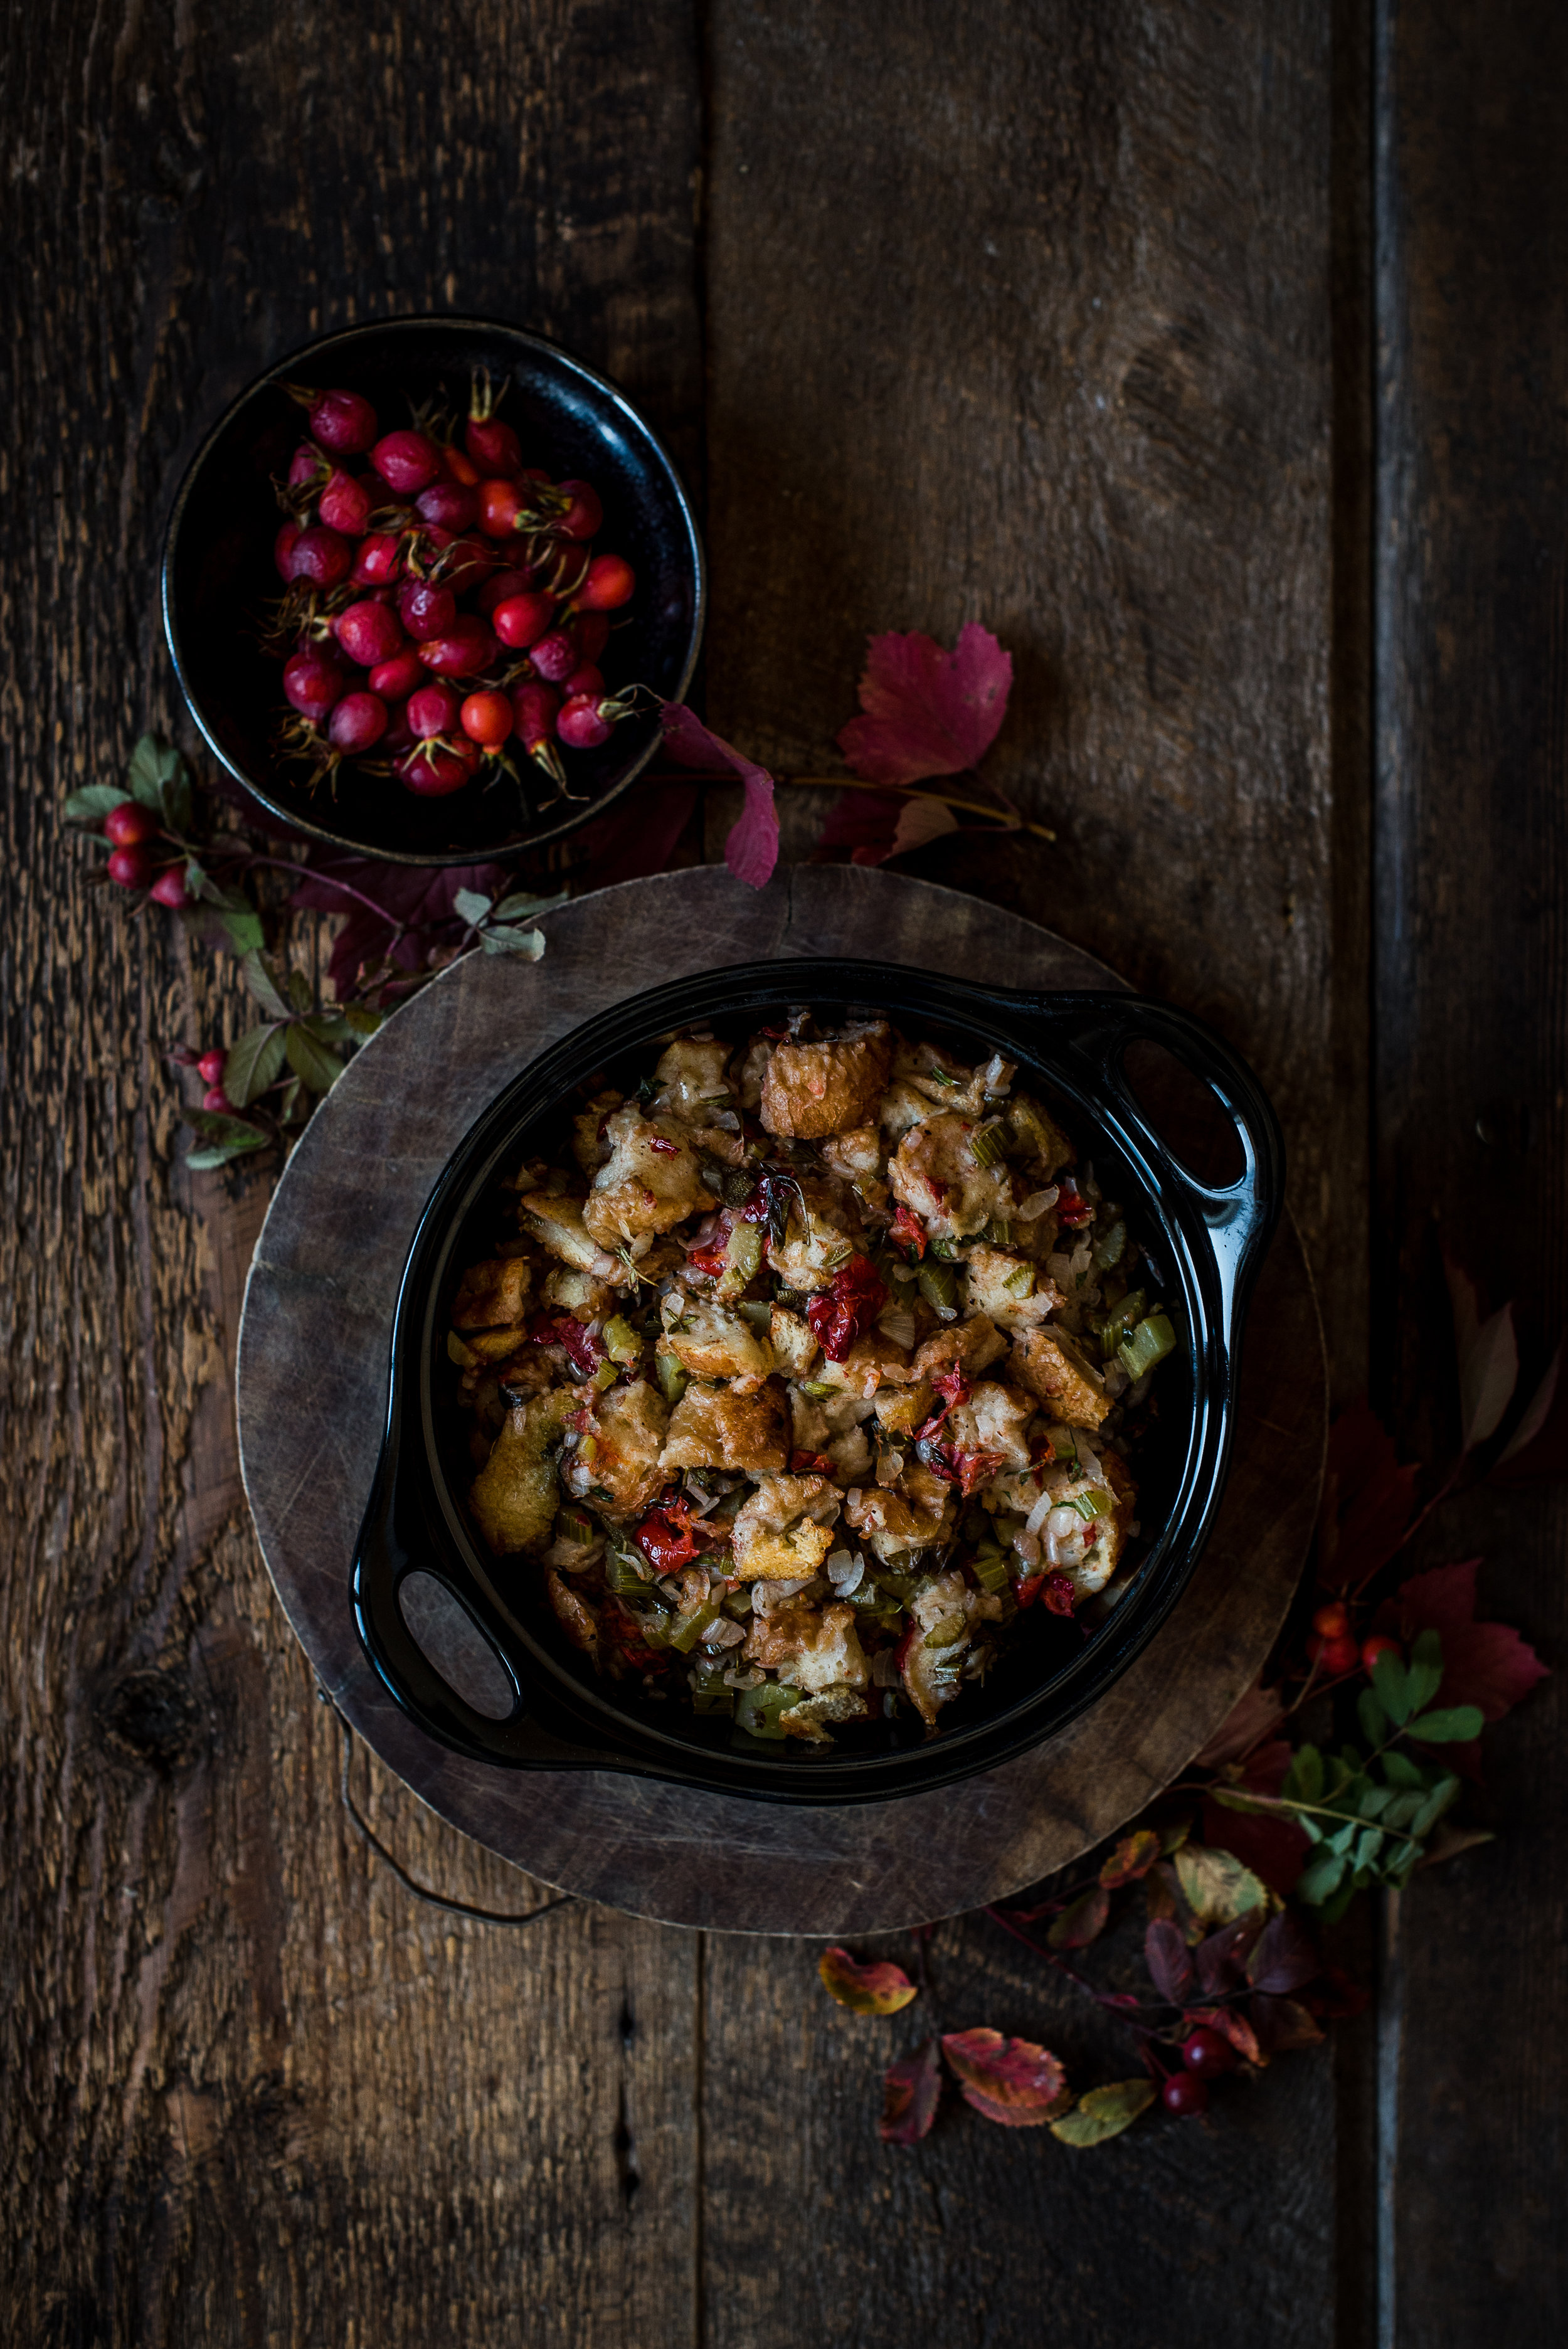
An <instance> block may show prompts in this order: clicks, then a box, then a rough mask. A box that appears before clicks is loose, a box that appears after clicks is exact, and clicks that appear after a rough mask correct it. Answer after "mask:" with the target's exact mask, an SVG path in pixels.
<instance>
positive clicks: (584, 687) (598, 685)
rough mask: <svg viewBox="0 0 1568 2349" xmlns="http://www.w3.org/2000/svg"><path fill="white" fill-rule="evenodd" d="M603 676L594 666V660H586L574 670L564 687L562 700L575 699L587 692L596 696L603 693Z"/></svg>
mask: <svg viewBox="0 0 1568 2349" xmlns="http://www.w3.org/2000/svg"><path fill="white" fill-rule="evenodd" d="M603 690H604V680H603V677H602V676H601V675H600V673H599V671H598V670H597V669H596V668H595V667H594V666H593V662H592V661H584V662H583V666H582V667H581V668H574V669H573V672H572V674H571V676H570V677H569V678H567V680H566V682H565V684H564V685H563V686H562V688H561V698H562V701H575V700H576V699H577V698H578V697H579V695H582V694H587V695H591V696H594V697H596V696H598V695H599V694H601V693H603Z"/></svg>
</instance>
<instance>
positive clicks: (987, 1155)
mask: <svg viewBox="0 0 1568 2349" xmlns="http://www.w3.org/2000/svg"><path fill="white" fill-rule="evenodd" d="M969 1150H970V1154H971V1156H972V1157H973V1158H974V1160H975V1164H976V1165H977V1166H1000V1164H1002V1136H1001V1134H1000V1133H999V1132H998V1131H997V1129H996V1127H995V1126H994V1125H977V1126H976V1127H975V1131H974V1133H972V1134H971V1135H970V1137H969Z"/></svg>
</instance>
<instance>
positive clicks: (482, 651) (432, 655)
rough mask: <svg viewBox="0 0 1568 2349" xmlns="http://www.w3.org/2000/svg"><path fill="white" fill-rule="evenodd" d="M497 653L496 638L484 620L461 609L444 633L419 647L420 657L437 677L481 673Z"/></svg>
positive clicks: (470, 675)
mask: <svg viewBox="0 0 1568 2349" xmlns="http://www.w3.org/2000/svg"><path fill="white" fill-rule="evenodd" d="M419 657H420V659H421V660H422V661H423V662H424V664H425V667H427V668H428V669H431V670H433V671H434V672H435V674H436V676H437V677H478V675H479V674H480V670H481V669H487V668H489V667H490V663H491V661H493V660H494V658H495V657H496V640H495V638H494V636H492V635H491V634H490V630H489V628H487V627H486V626H485V624H484V622H483V621H482V620H479V619H475V618H473V617H472V616H470V615H468V614H464V613H459V616H458V618H457V621H456V622H455V624H454V625H453V626H452V627H451V628H450V629H449V631H448V633H447V634H446V635H445V636H432V637H431V638H430V639H429V640H428V643H425V644H422V645H421V646H420V647H419Z"/></svg>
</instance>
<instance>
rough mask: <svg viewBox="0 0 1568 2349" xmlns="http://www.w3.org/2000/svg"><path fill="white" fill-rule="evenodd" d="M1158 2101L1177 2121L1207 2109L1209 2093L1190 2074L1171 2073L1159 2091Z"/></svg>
mask: <svg viewBox="0 0 1568 2349" xmlns="http://www.w3.org/2000/svg"><path fill="white" fill-rule="evenodd" d="M1160 2100H1161V2104H1162V2105H1163V2106H1164V2107H1165V2109H1166V2111H1167V2112H1168V2113H1174V2114H1175V2115H1176V2116H1177V2118H1178V2120H1187V2119H1190V2118H1191V2117H1192V2116H1195V2115H1197V2114H1199V2113H1204V2112H1207V2111H1208V2109H1209V2091H1208V2089H1207V2088H1206V2087H1205V2086H1204V2085H1203V2083H1202V2080H1200V2079H1199V2078H1198V2077H1197V2076H1196V2075H1195V2074H1194V2073H1191V2072H1172V2074H1171V2077H1170V2078H1169V2079H1168V2080H1167V2081H1166V2083H1165V2085H1164V2086H1163V2087H1162V2088H1161V2091H1160Z"/></svg>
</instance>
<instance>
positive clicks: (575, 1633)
mask: <svg viewBox="0 0 1568 2349" xmlns="http://www.w3.org/2000/svg"><path fill="white" fill-rule="evenodd" d="M544 1587H545V1588H546V1590H547V1591H548V1592H549V1594H550V1604H551V1606H552V1608H553V1609H554V1610H555V1619H556V1621H557V1622H558V1623H559V1624H560V1626H561V1628H562V1630H563V1631H564V1632H565V1634H566V1636H567V1638H568V1639H569V1640H571V1642H572V1644H573V1647H574V1648H581V1649H582V1651H583V1654H584V1655H585V1656H586V1657H587V1658H588V1659H589V1661H591V1663H592V1664H593V1669H594V1671H598V1669H599V1618H598V1617H597V1615H595V1614H594V1612H593V1609H592V1608H591V1607H590V1606H589V1604H588V1601H587V1600H586V1599H584V1598H583V1594H582V1592H581V1591H578V1590H573V1588H572V1586H571V1584H570V1583H569V1582H566V1581H563V1580H562V1577H561V1576H560V1575H559V1574H557V1572H556V1571H555V1568H553V1567H552V1568H551V1569H550V1572H549V1573H548V1574H547V1575H546V1577H545V1578H544Z"/></svg>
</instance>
